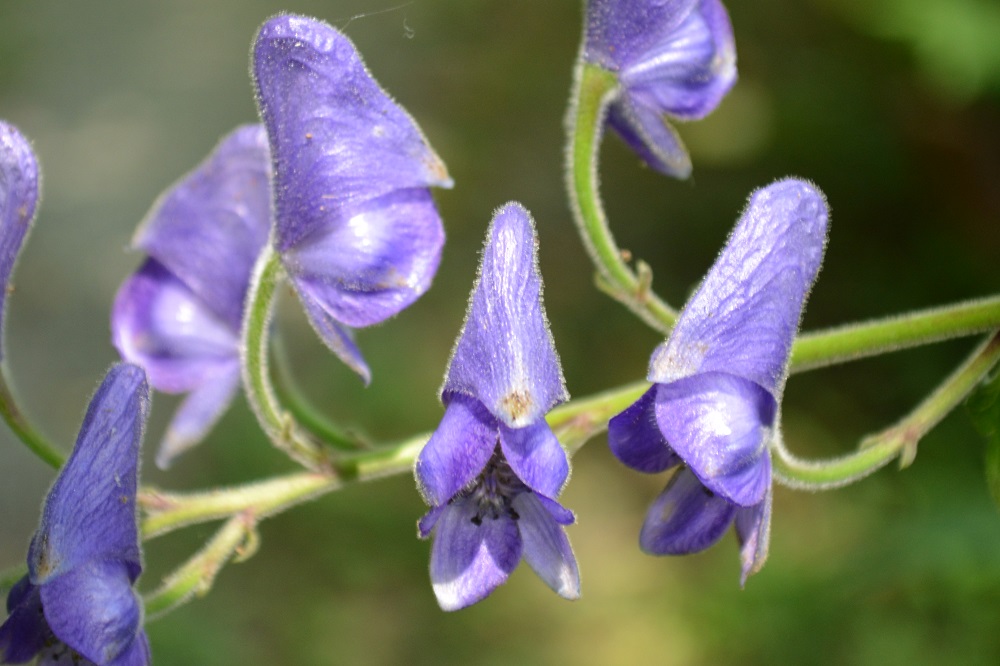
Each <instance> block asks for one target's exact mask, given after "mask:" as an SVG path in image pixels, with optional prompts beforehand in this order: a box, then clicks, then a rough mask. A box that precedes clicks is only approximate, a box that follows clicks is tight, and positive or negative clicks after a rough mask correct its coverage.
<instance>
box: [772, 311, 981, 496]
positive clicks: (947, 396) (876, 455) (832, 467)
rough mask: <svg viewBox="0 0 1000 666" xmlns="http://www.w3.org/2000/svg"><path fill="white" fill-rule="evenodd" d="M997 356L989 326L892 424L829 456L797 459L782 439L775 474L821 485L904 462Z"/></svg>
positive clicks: (796, 484)
mask: <svg viewBox="0 0 1000 666" xmlns="http://www.w3.org/2000/svg"><path fill="white" fill-rule="evenodd" d="M998 360H1000V331H997V332H994V333H993V334H992V335H991V336H990V337H989V338H987V339H986V341H985V342H984V343H983V344H981V345H980V346H979V347H977V348H976V350H975V351H974V352H973V353H972V355H971V356H970V357H969V358H968V359H967V360H966V361H965V362H964V363H962V365H960V366H959V367H958V369H957V370H955V372H953V373H952V374H951V375H950V376H949V377H948V378H947V379H945V380H944V382H942V383H941V384H940V385H939V386H938V387H937V388H936V389H935V390H934V391H933V392H932V393H931V394H930V395H928V396H927V397H926V398H924V400H923V401H922V402H921V403H920V404H919V405H917V407H916V408H915V409H914V410H913V411H912V412H910V413H909V414H908V415H906V417H904V418H903V419H902V420H901V421H899V422H898V423H896V424H895V425H893V426H891V427H889V428H887V429H885V430H883V431H882V432H880V433H877V434H875V435H869V436H867V437H865V438H864V439H863V440H862V442H861V446H860V448H859V449H858V450H857V451H855V452H854V453H849V454H847V455H844V456H840V457H838V458H833V459H830V460H802V459H800V458H797V457H795V456H794V455H792V454H791V453H790V452H789V451H788V450H787V449H786V448H785V447H784V445H783V444H782V443H780V442H779V443H778V445H777V446H776V447H774V453H775V456H774V460H773V463H774V477H775V480H776V481H778V482H779V483H782V484H783V485H786V486H790V487H792V488H798V489H803V490H825V489H828V488H838V487H840V486H845V485H848V484H850V483H853V482H855V481H857V480H859V479H861V478H864V477H866V476H868V475H869V474H871V473H873V472H875V471H876V470H878V469H881V468H882V467H884V466H885V465H887V464H889V463H890V462H891V461H892V460H894V459H896V458H899V460H900V466H901V467H906V466H907V465H909V464H910V463H911V462H912V461H913V458H914V456H915V455H916V449H917V443H918V442H919V441H920V439H921V438H922V437H923V436H924V435H926V434H927V433H928V432H929V431H930V430H931V428H933V427H934V426H935V425H937V424H938V423H939V422H940V421H941V419H943V418H944V417H945V416H947V415H948V414H949V413H951V411H952V410H953V409H954V408H955V407H956V406H958V404H959V403H960V402H961V401H962V400H964V399H965V397H966V396H967V395H968V394H969V392H970V391H972V389H974V388H975V387H976V385H977V384H978V383H979V382H980V381H981V380H982V378H983V376H984V375H986V373H988V372H989V371H990V369H991V368H993V366H994V365H996V363H997V361H998Z"/></svg>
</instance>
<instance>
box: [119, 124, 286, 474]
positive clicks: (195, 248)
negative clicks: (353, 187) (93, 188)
mask: <svg viewBox="0 0 1000 666" xmlns="http://www.w3.org/2000/svg"><path fill="white" fill-rule="evenodd" d="M268 169H269V157H268V147H267V135H266V134H265V132H264V128H263V126H261V125H246V126H243V127H239V128H237V129H236V130H234V131H233V132H232V133H230V134H229V135H228V136H226V137H225V138H224V139H223V140H222V141H221V142H220V143H219V145H218V146H217V147H216V148H215V150H214V151H213V152H212V154H211V155H210V156H209V157H208V158H207V159H206V160H205V161H204V162H202V163H201V164H200V165H198V167H197V168H196V169H195V170H194V171H192V172H191V173H190V174H188V175H187V176H185V177H184V178H183V179H181V181H180V182H178V183H177V184H176V185H174V186H173V187H172V188H170V189H169V190H167V192H165V193H164V194H163V195H161V197H160V198H159V200H157V202H156V203H155V204H154V205H153V209H152V210H151V211H150V213H149V214H148V215H147V217H146V220H145V222H143V224H142V225H141V226H140V227H139V230H138V231H137V232H136V236H135V239H134V241H133V244H134V246H135V247H137V248H139V249H140V250H143V251H144V252H145V253H146V254H147V255H149V256H148V258H147V259H146V261H145V262H143V264H142V265H141V266H140V267H139V269H138V271H136V273H135V274H134V275H132V276H131V277H130V278H129V279H128V280H126V281H125V283H124V284H123V285H122V287H121V289H120V290H119V292H118V296H117V297H116V299H115V304H114V308H113V310H112V313H111V331H112V339H113V342H114V344H115V346H116V347H117V348H118V351H119V352H120V353H121V355H122V357H123V358H124V359H125V360H127V361H130V362H133V363H137V364H139V365H141V366H143V367H144V368H145V369H146V372H147V373H149V381H150V383H151V384H152V385H153V388H155V389H156V390H158V391H163V392H166V393H187V394H188V396H187V398H185V400H184V402H183V403H182V404H181V406H180V408H179V409H178V410H177V413H176V414H175V415H174V418H173V420H172V421H171V423H170V425H169V427H168V428H167V432H166V434H165V436H164V438H163V442H162V443H161V445H160V449H159V452H158V454H157V459H156V461H157V464H158V465H159V466H160V467H167V466H168V465H169V464H170V462H171V461H172V460H173V458H174V457H175V456H177V455H178V454H180V453H181V452H183V451H185V450H186V449H188V448H190V447H191V446H194V445H195V444H197V443H198V442H199V441H201V440H202V438H204V436H205V435H206V434H207V433H208V431H209V430H210V429H211V427H212V426H213V425H214V424H215V422H216V421H217V420H218V419H219V417H220V416H221V415H222V413H223V412H224V411H225V409H226V407H227V406H228V405H229V403H230V402H231V400H232V398H233V395H234V394H235V393H236V389H237V388H238V387H239V382H240V356H239V342H240V323H241V321H242V318H243V301H244V299H245V297H246V292H247V286H248V285H249V282H250V274H251V272H252V271H253V266H254V263H255V261H256V259H257V255H258V254H260V251H261V249H262V248H263V247H264V244H265V243H266V242H267V237H268V232H269V229H270V226H271V223H270V220H271V190H270V184H269V182H268Z"/></svg>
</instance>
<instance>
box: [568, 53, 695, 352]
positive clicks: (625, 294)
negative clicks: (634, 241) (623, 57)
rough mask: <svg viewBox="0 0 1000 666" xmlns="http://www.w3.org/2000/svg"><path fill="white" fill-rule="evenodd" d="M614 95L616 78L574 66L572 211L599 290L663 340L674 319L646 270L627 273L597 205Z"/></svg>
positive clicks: (570, 118) (622, 255)
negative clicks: (601, 154) (603, 139)
mask: <svg viewBox="0 0 1000 666" xmlns="http://www.w3.org/2000/svg"><path fill="white" fill-rule="evenodd" d="M616 94H618V78H617V77H616V76H615V75H614V74H612V73H611V72H609V71H607V70H605V69H602V68H600V67H597V66H595V65H588V64H584V63H580V64H579V65H577V71H576V80H575V83H574V89H573V95H572V102H571V104H570V107H569V115H568V117H567V127H568V128H569V142H570V145H569V151H568V153H567V156H566V157H567V161H568V164H567V169H566V173H567V174H568V178H567V187H568V188H569V200H570V207H571V208H572V211H573V219H574V220H575V221H576V225H577V228H578V229H579V232H580V236H581V237H582V238H583V244H584V246H585V247H586V248H587V252H588V254H590V258H591V260H592V261H593V262H594V265H595V266H596V267H597V271H598V278H599V281H600V285H601V288H602V289H603V290H604V291H606V292H607V293H608V294H610V295H611V296H612V297H613V298H615V299H616V300H617V301H619V302H621V303H623V304H624V305H625V306H626V307H628V308H629V309H630V310H632V311H633V312H634V313H635V314H637V315H638V316H639V317H640V318H641V319H642V320H643V321H644V322H646V323H647V324H649V325H650V326H652V327H653V328H654V329H656V330H658V331H660V332H661V333H663V334H664V335H666V334H667V333H669V332H670V329H671V328H672V327H673V325H674V321H675V320H676V319H677V313H676V312H675V311H674V310H673V308H671V307H670V306H669V305H667V304H666V303H665V302H663V301H662V300H660V298H659V297H658V296H657V295H656V294H655V293H653V291H652V286H651V285H652V275H651V273H650V271H649V267H648V266H646V265H645V264H643V263H642V262H639V263H638V264H637V265H638V266H639V268H640V275H636V273H635V272H633V270H632V269H631V268H630V267H629V265H628V263H627V260H626V256H628V255H627V253H624V252H623V251H622V250H620V249H619V248H618V246H617V245H616V244H615V239H614V237H613V236H612V235H611V229H610V227H609V226H608V220H607V216H606V215H605V214H604V207H603V205H602V204H601V197H600V194H599V187H598V176H597V155H598V150H599V148H600V143H601V136H602V135H603V131H604V119H605V115H606V114H607V108H608V105H609V104H610V103H611V101H612V100H613V99H614V97H615V95H616Z"/></svg>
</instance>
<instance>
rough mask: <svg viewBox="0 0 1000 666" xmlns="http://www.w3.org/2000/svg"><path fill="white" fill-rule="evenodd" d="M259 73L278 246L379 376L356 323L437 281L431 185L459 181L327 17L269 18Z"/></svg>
mask: <svg viewBox="0 0 1000 666" xmlns="http://www.w3.org/2000/svg"><path fill="white" fill-rule="evenodd" d="M253 74H254V81H255V83H256V86H257V101H258V105H259V107H260V113H261V117H262V118H263V119H264V124H265V125H266V126H267V134H268V138H269V140H270V146H271V158H272V161H273V177H274V178H273V180H274V184H273V185H274V192H275V197H274V200H275V216H276V227H275V236H274V243H275V247H276V249H277V251H278V252H279V253H280V254H281V258H282V261H283V263H284V266H285V269H286V272H287V273H288V275H289V277H290V279H291V282H292V285H293V286H294V288H295V291H296V292H297V293H298V295H299V298H300V300H301V301H302V304H303V306H304V307H305V310H306V314H307V315H308V317H309V320H310V323H311V324H312V325H313V328H314V329H315V330H316V332H317V333H318V334H319V336H320V337H321V338H322V339H323V341H324V342H325V343H326V345H327V346H328V347H329V348H330V349H331V350H333V351H334V353H336V354H337V355H338V356H340V358H341V359H342V360H343V361H344V362H345V363H347V365H349V366H350V367H351V368H353V369H354V370H356V371H357V372H358V373H360V374H361V375H362V377H363V378H364V379H365V380H366V381H368V379H369V372H368V367H367V366H366V365H365V362H364V359H363V358H362V357H361V353H360V352H359V351H358V348H357V347H356V346H355V344H354V342H353V340H352V339H351V336H350V333H349V329H348V328H347V327H362V326H370V325H372V324H377V323H379V322H381V321H384V320H385V319H387V318H389V317H391V316H393V315H395V314H397V313H398V312H399V311H401V310H402V309H403V308H405V307H407V306H408V305H410V304H411V303H413V301H415V300H416V299H417V298H418V297H419V296H420V295H421V294H423V293H424V292H425V291H426V290H427V288H428V287H429V286H430V283H431V279H432V278H433V277H434V273H435V272H436V271H437V266H438V262H439V260H440V257H441V246H442V245H443V243H444V230H443V228H442V225H441V218H440V217H439V215H438V212H437V209H436V208H435V206H434V201H433V199H432V198H431V194H430V191H429V190H428V188H429V187H430V186H432V185H434V186H438V187H451V184H452V181H451V179H450V178H449V177H448V174H447V172H446V170H445V167H444V164H443V163H442V162H441V160H440V159H439V158H438V156H437V155H435V154H434V151H433V150H431V148H430V146H429V145H428V144H427V140H426V139H425V138H424V136H423V134H421V133H420V129H419V128H418V127H417V125H416V123H415V122H414V121H413V118H411V117H410V116H409V114H407V113H406V111H404V110H403V108H402V107H400V106H399V105H398V104H396V103H395V102H393V101H392V99H390V97H389V96H388V95H387V94H386V93H385V92H384V91H383V90H382V89H381V88H380V87H379V85H378V84H377V83H376V82H375V80H374V79H372V77H371V75H370V74H369V73H368V70H367V69H365V66H364V63H362V62H361V58H360V56H359V55H358V52H357V50H355V48H354V45H353V44H351V42H350V40H348V39H347V38H346V37H344V36H343V35H342V34H340V33H339V32H337V31H336V30H334V29H333V28H332V27H330V26H329V25H327V24H326V23H323V22H321V21H317V20H315V19H310V18H305V17H301V16H294V15H281V16H276V17H274V18H272V19H271V20H269V21H267V22H266V23H265V24H264V25H263V26H262V27H261V29H260V32H259V33H258V34H257V38H256V41H255V43H254V50H253Z"/></svg>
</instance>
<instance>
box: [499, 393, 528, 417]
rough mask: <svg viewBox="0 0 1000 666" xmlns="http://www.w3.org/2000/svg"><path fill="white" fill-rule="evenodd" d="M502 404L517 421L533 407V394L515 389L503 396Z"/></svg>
mask: <svg viewBox="0 0 1000 666" xmlns="http://www.w3.org/2000/svg"><path fill="white" fill-rule="evenodd" d="M500 405H501V406H502V407H503V409H504V411H506V412H507V414H509V415H510V418H511V419H512V420H514V421H517V420H518V419H519V418H521V417H522V416H524V415H525V414H527V413H528V410H529V409H531V395H530V394H529V393H528V392H527V391H522V390H519V389H515V390H513V391H511V392H510V393H508V394H507V395H505V396H504V397H503V400H501V401H500Z"/></svg>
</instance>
